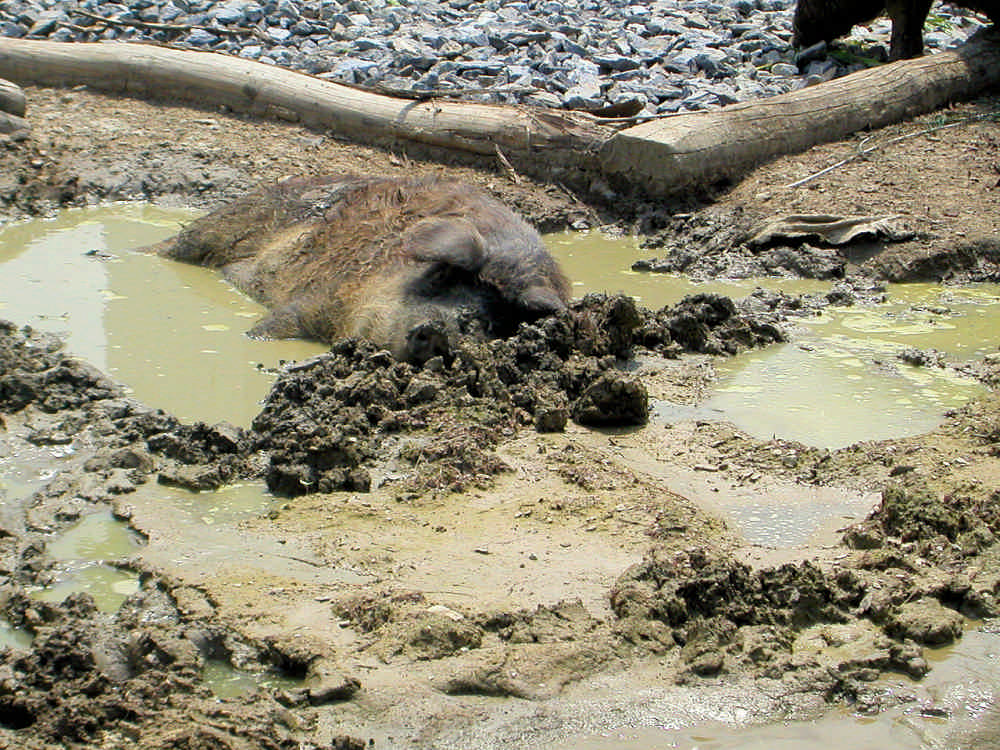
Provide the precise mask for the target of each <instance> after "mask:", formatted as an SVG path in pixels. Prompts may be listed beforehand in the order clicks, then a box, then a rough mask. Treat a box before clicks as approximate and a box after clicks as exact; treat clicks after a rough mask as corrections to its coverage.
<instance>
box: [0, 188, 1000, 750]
mask: <svg viewBox="0 0 1000 750" xmlns="http://www.w3.org/2000/svg"><path fill="white" fill-rule="evenodd" d="M189 216H190V214H189V213H187V212H183V211H164V210H161V209H156V208H152V207H149V206H136V205H128V206H114V207H105V208H99V209H85V210H74V211H67V212H64V213H63V214H61V215H60V216H59V217H58V218H57V219H55V220H52V221H36V222H29V223H25V224H20V225H15V226H8V227H5V228H3V229H0V317H4V318H9V319H13V320H14V321H15V322H17V323H21V324H30V325H32V326H35V327H38V328H41V329H45V330H50V331H56V332H59V333H64V334H65V335H66V336H67V338H68V346H69V348H70V350H71V351H73V352H75V353H77V354H78V355H80V356H81V357H83V358H85V359H87V360H89V361H91V362H93V363H94V364H95V365H97V366H98V367H100V368H102V369H104V370H106V371H108V372H109V373H111V374H112V375H113V376H114V377H115V378H116V379H118V380H120V381H122V382H124V383H126V384H127V385H128V386H129V387H130V388H131V389H132V391H133V393H134V395H135V396H136V397H137V398H139V399H141V400H142V401H144V402H146V403H148V404H150V405H154V406H157V407H161V408H164V409H166V410H168V411H171V412H173V413H175V414H177V415H178V416H180V417H181V418H183V419H187V420H194V419H200V420H204V421H209V422H212V421H216V420H222V419H225V420H229V421H233V422H236V423H239V424H247V423H248V422H249V420H250V419H251V418H252V417H253V416H254V415H255V414H256V412H257V407H258V401H259V400H260V398H262V397H263V395H264V393H265V392H266V390H267V387H268V385H269V377H268V376H267V375H265V374H264V373H262V372H260V370H259V369H258V365H259V364H263V365H265V366H266V367H271V366H274V365H275V364H277V363H278V362H279V361H280V360H290V359H301V358H303V357H306V356H311V355H312V354H315V353H317V352H319V351H322V350H323V348H324V347H322V346H320V345H317V344H312V343H308V342H255V341H250V340H249V339H247V338H246V337H245V336H243V335H242V332H243V331H244V330H245V329H247V328H249V327H250V325H252V323H253V321H254V320H255V319H256V318H257V317H258V316H259V315H261V314H262V313H263V310H262V308H260V307H259V306H258V305H256V304H254V303H252V302H251V301H249V300H247V299H246V298H244V297H243V296H242V295H240V294H238V293H237V292H235V291H233V290H232V289H230V288H229V287H228V286H227V285H226V284H225V283H224V282H223V281H221V280H220V279H219V277H218V274H216V273H215V272H212V271H207V270H205V269H200V268H196V267H192V266H187V265H183V264H176V263H171V262H169V261H165V260H163V259H160V258H156V257H152V256H145V255H139V254H134V253H131V252H130V250H131V249H133V248H137V247H141V246H143V245H146V244H149V243H152V242H155V241H157V240H159V239H162V238H164V237H166V236H168V235H170V234H172V233H173V232H175V231H176V230H177V228H178V226H179V223H180V222H182V221H184V220H185V219H186V218H188V217H189ZM546 241H547V244H548V245H549V247H550V248H551V250H552V251H553V253H554V254H555V255H556V256H557V257H559V258H560V259H561V260H562V262H563V263H564V265H565V267H566V269H567V271H568V273H569V275H570V277H571V278H572V279H573V280H574V292H575V293H576V294H578V295H582V294H584V293H586V292H589V291H605V292H612V293H613V292H618V291H624V292H626V293H628V294H631V295H633V296H636V297H637V298H639V301H640V302H641V303H642V304H643V305H646V306H648V307H654V308H656V307H660V306H663V305H666V304H672V303H675V302H677V301H678V300H680V299H681V298H682V297H683V296H685V295H687V294H691V293H695V292H698V291H715V292H721V293H724V294H729V295H732V296H741V295H743V294H746V293H748V292H749V291H751V290H752V289H753V287H754V286H755V283H754V282H752V281H741V282H733V283H712V284H694V283H692V282H689V281H686V280H683V279H680V278H676V277H670V276H665V275H659V274H644V273H635V272H632V271H630V270H629V267H630V265H631V263H632V262H633V261H634V260H635V258H636V257H639V256H640V255H641V253H640V252H638V251H637V249H636V247H635V245H634V243H633V242H632V241H631V240H612V239H608V238H606V237H604V236H602V235H600V234H598V233H590V234H587V235H568V234H563V235H550V236H549V237H548V238H547V239H546ZM89 250H98V251H100V252H102V253H105V252H107V253H112V254H114V255H115V257H114V258H111V259H105V260H102V259H99V258H97V257H94V256H87V255H85V254H84V253H85V252H87V251H89ZM766 283H767V285H768V286H769V287H772V288H774V287H776V288H781V289H784V290H785V291H788V292H789V293H798V292H804V291H821V290H824V289H826V288H828V285H827V284H823V283H819V282H800V281H779V280H768V281H767V282H766ZM889 292H890V295H891V297H892V300H893V301H892V303H891V304H889V305H886V306H880V307H878V308H871V309H869V308H865V309H861V308H859V309H853V308H847V309H843V310H837V309H831V310H829V311H828V312H827V313H825V314H824V315H823V316H822V317H821V318H818V319H816V320H814V321H809V322H808V323H807V324H805V325H804V328H803V330H802V331H801V332H800V333H799V334H798V335H797V337H796V340H795V342H794V343H792V344H787V345H781V346H775V347H769V348H768V349H765V350H762V351H758V352H752V353H749V354H746V355H743V356H740V357H736V358H733V359H731V360H728V361H726V362H724V363H720V365H719V370H720V373H721V377H720V381H719V386H718V388H717V389H716V391H715V393H714V394H713V395H712V396H711V398H710V399H709V400H708V401H707V402H706V403H704V404H702V405H701V406H700V407H698V409H699V410H700V411H701V412H702V413H704V414H708V415H712V416H713V417H717V418H725V419H729V420H732V421H734V422H736V423H737V424H739V425H740V426H741V427H743V428H744V429H748V430H749V431H751V432H753V433H755V434H758V435H761V436H764V437H770V436H771V435H772V434H773V435H778V436H781V437H785V438H793V439H799V440H802V441H803V442H806V443H810V444H814V445H828V446H835V445H842V444H847V443H849V442H854V441H856V440H862V439H872V438H876V437H885V436H889V435H900V434H907V433H912V432H921V431H924V430H926V429H929V428H930V427H932V426H933V425H934V424H936V423H937V422H938V421H939V420H940V419H941V416H942V414H943V412H944V410H945V409H947V408H949V407H950V406H953V405H956V404H959V403H961V402H963V401H964V400H966V399H968V398H969V397H970V396H972V395H974V394H975V393H977V392H978V386H976V385H975V384H973V383H970V382H969V381H965V380H962V379H960V378H956V377H955V376H954V375H952V374H949V372H947V371H944V370H941V371H939V370H937V369H935V368H913V367H910V366H907V365H904V364H903V363H901V362H898V361H897V360H896V354H897V352H898V351H899V350H900V349H902V348H903V347H917V348H921V349H927V348H936V349H939V350H941V351H944V352H947V353H948V354H950V355H951V356H953V357H955V358H969V359H971V358H973V357H978V356H981V355H982V354H983V353H985V352H987V351H995V350H996V335H995V332H996V331H998V330H1000V287H980V288H977V289H972V290H964V289H962V290H949V289H944V288H940V287H934V286H908V287H892V288H890V290H889ZM819 342H822V346H819V345H818V344H819ZM814 344H816V345H814ZM0 459H3V460H6V463H2V461H0V502H5V496H6V497H12V496H13V495H21V494H23V493H27V492H30V490H31V489H32V488H33V487H34V486H36V484H37V483H39V482H41V481H44V477H41V476H35V475H31V476H27V475H23V472H22V471H20V469H19V468H18V466H17V462H16V460H13V461H12V460H11V459H10V458H9V457H7V458H4V457H0ZM161 490H162V491H163V492H166V493H171V494H169V496H167V495H164V502H167V503H169V504H170V505H171V507H173V508H176V509H177V512H178V513H179V514H180V515H179V516H178V518H180V519H182V520H183V523H182V524H180V525H181V526H183V527H184V528H185V529H187V528H188V527H189V526H190V527H192V528H198V527H200V528H202V529H205V528H207V527H210V526H213V525H216V524H217V525H219V526H225V527H228V526H230V525H232V524H235V523H237V522H238V520H239V519H241V518H245V517H247V515H252V514H257V513H261V512H265V511H266V509H267V508H268V506H269V505H270V503H271V502H272V499H271V498H270V496H268V495H267V494H266V493H265V492H263V490H262V488H260V487H259V486H255V485H245V486H241V487H236V488H227V489H226V490H223V491H221V492H218V493H197V494H196V493H183V492H179V491H175V490H167V489H165V488H157V491H161ZM149 491H152V490H149ZM761 523H762V524H763V526H764V527H768V521H767V519H763V520H762V522H761ZM768 528H769V527H768ZM219 539H220V541H219V544H220V545H222V544H229V543H231V539H230V537H229V536H225V537H224V538H223V536H220V538H219ZM136 543H137V542H136V540H135V538H134V537H133V536H130V534H129V532H128V531H127V530H126V529H124V526H123V525H122V524H120V523H119V522H118V521H115V520H114V519H112V518H111V517H110V516H108V515H103V516H102V514H95V516H92V517H88V518H85V519H83V520H82V521H81V522H80V524H78V525H77V526H76V527H74V528H73V529H71V530H70V531H68V532H67V533H66V534H65V535H63V536H62V537H61V538H59V539H57V540H54V541H53V542H52V543H51V544H50V547H49V549H50V552H51V553H52V554H53V555H54V556H55V557H57V559H59V560H60V561H61V563H60V565H61V567H60V568H59V571H60V580H59V581H58V582H57V583H56V584H55V585H53V586H50V587H46V588H45V589H43V590H39V591H36V592H34V595H35V596H37V597H38V598H42V599H48V600H61V599H63V598H65V596H66V595H67V594H68V593H71V592H72V591H79V590H81V589H82V590H87V591H90V592H91V593H93V594H94V595H95V597H96V598H98V601H99V602H100V606H101V607H102V608H103V609H108V610H113V609H115V608H116V607H117V606H119V605H120V603H121V601H122V600H123V599H124V598H125V597H126V596H128V594H130V593H132V592H133V591H135V590H136V586H137V580H136V578H135V576H134V575H133V574H130V573H127V572H123V571H120V570H117V569H115V568H114V567H112V566H109V565H107V564H105V562H104V561H110V560H115V559H120V558H122V557H126V556H128V555H130V554H132V553H133V552H134V551H135V544H136ZM211 546H212V545H211V543H209V542H206V549H204V550H202V549H199V550H198V551H199V553H204V554H208V552H211V550H210V549H209V548H210V547H211ZM206 550H207V551H206ZM199 559H200V558H199ZM206 559H207V558H206ZM6 631H9V632H6ZM6 631H5V629H4V628H3V627H0V642H3V639H4V638H11V639H14V640H15V641H17V640H18V639H20V638H22V636H23V635H24V634H19V633H17V632H14V631H12V629H10V628H7V629H6ZM996 638H997V636H996V634H995V633H986V634H984V635H983V637H982V638H980V639H978V640H977V639H976V638H969V637H968V636H967V637H966V638H965V639H963V640H962V641H961V642H960V644H959V645H957V646H956V647H953V650H952V651H951V652H949V655H948V658H947V659H945V660H944V661H942V662H941V664H939V665H938V666H936V668H935V670H934V671H933V672H932V675H931V677H930V678H929V680H930V682H927V683H926V684H927V685H930V686H931V687H933V686H934V685H940V688H939V691H940V694H941V696H942V697H941V698H940V700H942V701H944V702H948V705H949V706H951V707H952V708H951V709H950V710H952V711H953V712H954V714H955V715H957V714H958V713H961V712H964V713H962V716H966V715H967V714H968V715H969V716H971V717H972V718H973V719H974V718H975V716H973V715H972V714H973V713H974V710H980V709H976V708H975V707H976V706H981V705H985V704H984V702H986V703H989V701H993V703H992V705H993V706H995V705H996V696H995V695H994V694H993V693H992V692H990V690H992V689H993V688H992V687H990V688H989V690H987V689H985V688H982V689H981V687H976V688H974V695H973V694H972V693H969V692H964V693H963V692H962V691H963V689H964V688H963V687H962V686H965V685H968V684H969V679H970V677H969V674H970V673H969V669H970V668H971V666H970V665H974V667H975V669H978V670H981V672H982V674H981V675H980V674H976V675H975V685H977V686H981V685H983V684H985V685H989V686H992V685H997V684H1000V674H994V673H993V672H994V671H995V670H994V669H993V665H994V664H995V663H996V659H995V658H994V656H995V653H996V651H997V648H996V642H995V641H996ZM20 642H21V643H23V640H22V641H20ZM962 649H967V651H966V652H963V651H962ZM963 654H964V655H963ZM991 654H992V655H993V656H990V655H991ZM987 662H988V663H987ZM991 670H992V671H991ZM206 678H207V679H209V680H210V682H212V683H213V684H215V685H216V689H217V692H219V694H220V695H224V694H226V693H227V691H230V692H229V694H237V693H238V692H242V691H243V690H244V689H246V687H247V686H248V682H247V680H248V679H253V678H252V677H251V676H248V675H244V674H242V673H237V672H234V671H233V670H232V669H231V668H230V667H228V666H226V665H222V664H210V665H209V666H208V667H207V669H206ZM956 686H957V687H956ZM970 689H971V688H970ZM982 710H985V709H982ZM933 722H934V720H933V718H925V717H923V716H921V715H919V714H916V715H914V713H913V712H912V711H906V710H900V711H899V712H896V713H894V714H889V715H886V716H882V717H879V718H878V719H875V720H868V719H863V718H858V717H853V716H849V715H842V714H837V715H834V716H832V717H828V718H825V719H823V720H821V721H820V722H816V723H802V722H800V723H796V724H786V725H770V726H767V727H761V728H753V727H750V728H746V727H733V726H730V725H727V724H724V723H721V724H717V725H714V724H711V723H704V722H699V723H697V729H691V728H677V727H675V728H670V727H663V726H656V727H649V726H643V727H642V728H632V729H624V730H622V731H621V732H619V733H617V734H615V735H614V736H610V735H605V736H595V737H581V738H579V739H578V740H576V741H574V743H573V745H572V746H573V747H576V748H602V749H604V748H610V747H615V748H638V747H674V748H691V749H693V748H696V747H697V748H723V747H733V748H736V747H738V748H743V749H746V748H757V747H760V748H765V747H767V748H772V747H775V748H776V747H788V748H791V747H796V748H810V749H815V748H825V747H834V746H836V747H840V746H844V747H848V746H849V747H856V748H886V749H888V750H893V749H894V748H906V749H907V750H912V749H913V748H916V747H923V746H929V747H947V746H948V745H947V744H930V745H928V744H927V739H928V737H931V739H932V740H933V743H937V742H938V735H940V736H944V735H943V734H942V732H943V731H944V730H943V729H942V730H941V731H939V732H938V735H934V734H933V732H931V729H934V724H933ZM690 726H691V724H688V727H690ZM928 727H930V728H928ZM832 738H837V741H836V742H834V741H833V739H832ZM841 740H843V741H841ZM942 741H943V742H946V741H944V740H942Z"/></svg>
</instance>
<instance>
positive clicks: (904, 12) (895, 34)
mask: <svg viewBox="0 0 1000 750" xmlns="http://www.w3.org/2000/svg"><path fill="white" fill-rule="evenodd" d="M932 2H933V0H889V2H887V3H886V11H887V12H888V14H889V18H891V19H892V44H891V48H890V50H889V57H890V59H892V60H904V59H908V58H911V57H920V56H921V55H922V54H924V21H926V20H927V13H928V12H929V11H930V9H931V3H932Z"/></svg>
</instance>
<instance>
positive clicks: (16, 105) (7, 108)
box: [0, 78, 25, 117]
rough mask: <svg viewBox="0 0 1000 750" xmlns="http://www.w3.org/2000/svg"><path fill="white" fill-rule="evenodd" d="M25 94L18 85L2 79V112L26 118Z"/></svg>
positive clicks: (0, 104) (0, 84)
mask: <svg viewBox="0 0 1000 750" xmlns="http://www.w3.org/2000/svg"><path fill="white" fill-rule="evenodd" d="M24 110H25V99H24V92H23V91H22V90H21V87H20V86H18V85H17V84H14V83H11V82H10V81H7V80H4V79H3V78H0V112H6V113H7V114H10V115H16V116H18V117H24Z"/></svg>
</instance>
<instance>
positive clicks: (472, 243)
mask: <svg viewBox="0 0 1000 750" xmlns="http://www.w3.org/2000/svg"><path fill="white" fill-rule="evenodd" d="M483 245H484V242H483V237H482V235H481V234H479V232H478V231H477V230H476V228H475V227H474V226H473V225H472V222H470V221H467V220H465V219H458V218H453V219H424V220H423V221H421V222H419V223H417V224H415V225H414V226H413V227H411V228H410V229H408V230H407V231H406V233H405V234H404V235H403V247H404V248H405V249H406V250H407V251H408V252H409V253H410V254H411V255H412V257H413V258H414V259H415V260H419V261H425V262H428V263H445V264H447V265H449V266H457V267H458V268H461V269H464V270H466V271H471V272H472V273H475V272H477V271H478V270H479V269H480V268H482V267H483V260H484V250H483Z"/></svg>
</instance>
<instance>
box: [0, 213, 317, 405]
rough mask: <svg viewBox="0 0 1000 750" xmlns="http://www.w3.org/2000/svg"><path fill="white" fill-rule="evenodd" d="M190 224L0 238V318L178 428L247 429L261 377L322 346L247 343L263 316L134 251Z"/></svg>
mask: <svg viewBox="0 0 1000 750" xmlns="http://www.w3.org/2000/svg"><path fill="white" fill-rule="evenodd" d="M193 216H194V214H193V213H192V212H191V211H185V210H181V209H169V210H168V209H162V208H157V207H154V206H150V205H144V204H122V205H113V206H103V207H99V208H86V209H70V210H66V211H63V212H61V213H60V214H58V216H57V217H56V218H54V219H49V220H34V221H28V222H22V223H18V224H12V225H9V226H7V227H4V228H3V229H0V269H2V271H0V317H5V318H9V319H13V320H14V321H15V322H16V323H18V324H22V325H23V324H27V325H31V326H33V327H35V328H38V329H40V330H45V331H50V332H55V333H59V334H62V335H65V336H66V341H67V350H68V351H70V352H72V353H74V354H76V355H77V356H79V357H81V358H82V359H85V360H87V361H88V362H90V363H92V364H94V365H96V366H97V367H98V368H100V369H101V370H103V371H104V372H107V373H108V374H109V375H111V376H112V377H113V378H114V379H115V380H117V381H119V382H122V383H124V384H126V385H127V386H128V387H129V388H130V389H131V391H132V395H134V396H135V397H136V398H137V399H139V400H140V401H143V402H144V403H148V404H152V405H155V406H157V407H159V408H162V409H164V410H166V411H168V412H170V413H172V414H175V415H176V416H178V417H180V418H181V419H183V420H186V421H195V420H201V421H204V422H207V423H213V422H218V421H222V420H225V421H229V422H233V423H235V424H248V423H249V421H250V419H252V418H253V416H254V415H255V414H256V413H257V411H259V408H258V402H259V400H260V399H261V398H263V396H264V394H265V393H266V392H267V388H268V385H269V383H270V375H269V374H268V373H267V372H266V370H268V369H271V368H274V367H275V366H277V365H278V364H279V363H280V362H281V361H289V360H295V359H302V358H304V357H308V356H312V355H313V354H317V353H319V352H321V351H323V350H324V348H325V347H323V346H321V345H319V344H315V343H313V342H305V341H267V342H264V341H253V340H251V339H249V338H247V337H246V336H243V335H242V333H243V332H244V331H245V330H247V329H248V328H249V327H250V326H252V325H253V323H254V321H255V320H257V318H259V317H260V315H261V314H262V313H263V312H264V308H263V307H261V306H259V305H257V304H256V303H254V302H253V301H251V300H249V299H248V298H246V297H244V296H243V295H241V294H239V293H238V292H236V291H235V290H233V289H232V288H231V287H230V286H229V285H228V284H226V283H225V282H224V281H223V280H222V279H220V277H219V274H218V273H216V272H214V271H209V270H207V269H204V268H198V267H195V266H189V265H185V264H181V263H173V262H170V261H167V260H164V259H161V258H157V257H153V256H147V255H143V254H139V253H135V252H131V251H133V250H135V249H137V248H141V247H144V246H146V245H149V244H151V243H153V242H157V241H159V240H162V239H164V238H166V237H169V236H170V235H171V234H174V233H176V232H177V230H178V229H179V228H180V227H181V226H182V224H183V222H185V221H187V220H189V219H191V218H192V217H193Z"/></svg>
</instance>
